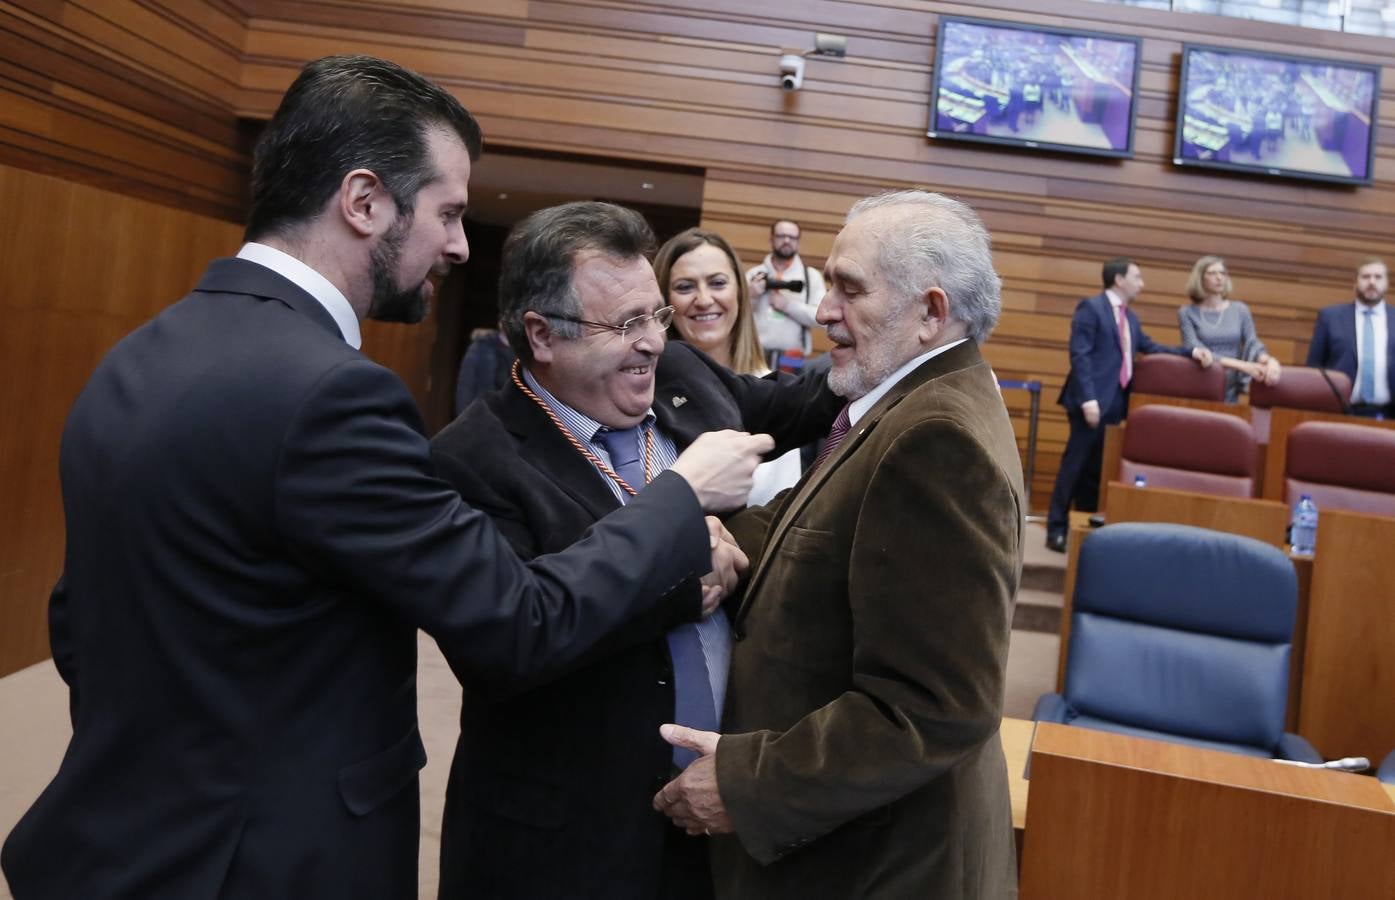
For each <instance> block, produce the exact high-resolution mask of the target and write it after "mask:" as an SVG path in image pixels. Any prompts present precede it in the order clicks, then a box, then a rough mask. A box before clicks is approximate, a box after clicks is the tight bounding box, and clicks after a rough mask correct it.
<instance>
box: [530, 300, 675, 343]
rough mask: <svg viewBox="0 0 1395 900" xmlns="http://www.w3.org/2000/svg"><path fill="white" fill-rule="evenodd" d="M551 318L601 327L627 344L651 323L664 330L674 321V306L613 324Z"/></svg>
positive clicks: (640, 334)
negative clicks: (618, 336)
mask: <svg viewBox="0 0 1395 900" xmlns="http://www.w3.org/2000/svg"><path fill="white" fill-rule="evenodd" d="M547 317H548V318H549V319H561V320H562V321H563V322H572V323H573V324H576V325H589V326H590V327H592V328H600V329H603V330H605V331H609V332H611V333H613V334H618V335H620V340H622V341H624V342H625V343H627V344H633V343H634V342H635V341H637V340H639V339H640V338H641V337H643V336H644V331H645V328H646V327H648V325H649V324H650V323H653V324H654V325H655V326H657V327H658V329H659V330H660V331H663V330H664V329H665V328H667V327H668V326H669V323H670V322H672V321H673V307H672V306H665V307H664V308H663V309H657V310H655V311H654V312H653V313H652V314H650V315H647V316H635V317H634V318H633V319H626V320H625V321H623V322H621V323H620V324H619V325H611V324H609V323H607V322H588V321H587V320H585V319H573V318H572V317H571V316H558V315H548V316H547Z"/></svg>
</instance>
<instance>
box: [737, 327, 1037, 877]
mask: <svg viewBox="0 0 1395 900" xmlns="http://www.w3.org/2000/svg"><path fill="white" fill-rule="evenodd" d="M1022 491H1023V488H1022V467H1021V464H1020V463H1019V461H1018V453H1017V443H1016V440H1015V439H1014V437H1013V432H1012V426H1011V423H1010V422H1009V421H1008V415H1007V411H1006V409H1005V408H1004V407H1003V401H1002V398H1001V396H1000V395H999V394H998V390H997V387H996V386H995V384H994V382H993V373H992V371H991V370H990V369H989V367H988V364H987V363H986V362H984V361H983V359H982V357H981V356H980V355H979V351H978V347H977V346H976V345H974V344H973V343H972V342H967V343H964V344H961V345H959V346H957V347H954V348H952V349H950V350H948V351H945V352H944V353H942V354H940V355H939V356H936V357H934V358H932V359H930V360H929V361H927V362H925V363H924V364H922V365H921V366H920V367H919V368H917V369H915V370H914V371H913V372H911V373H910V374H909V375H907V376H906V377H905V378H904V379H902V380H901V381H899V382H897V384H896V385H894V386H893V387H892V388H891V390H890V391H889V392H888V394H887V395H886V396H885V397H883V398H882V399H881V400H879V401H878V402H877V403H876V404H875V405H874V406H873V407H872V409H871V410H869V411H868V413H867V415H866V416H864V417H863V418H862V419H860V420H858V422H857V423H856V424H855V425H854V426H853V429H852V430H851V431H850V432H849V433H848V437H847V438H846V439H845V440H844V441H843V442H842V443H841V444H839V445H838V447H837V448H836V449H835V450H834V451H833V453H832V454H831V455H830V456H829V457H828V458H827V459H826V460H825V461H824V463H823V464H822V465H821V466H820V467H819V468H817V469H815V470H814V471H813V473H812V474H810V475H809V476H806V478H805V480H804V481H803V482H802V483H801V484H799V485H798V486H796V487H795V488H794V489H793V490H792V491H791V492H790V493H789V494H787V495H786V496H785V499H784V502H783V504H770V505H767V506H765V507H762V508H760V509H755V510H747V511H746V512H743V513H740V514H738V515H737V516H735V517H733V518H732V520H731V523H730V526H729V527H730V528H731V530H732V532H733V534H735V535H736V536H737V538H738V540H739V541H740V542H741V544H742V547H743V549H746V551H747V553H748V555H751V554H755V555H753V556H752V558H753V559H759V562H758V563H756V564H754V565H753V566H752V574H751V577H750V583H749V587H748V588H747V591H746V595H745V599H744V600H743V602H742V604H741V606H740V611H739V613H738V614H737V617H736V621H735V622H734V625H733V630H734V633H735V634H736V636H737V638H738V640H737V643H736V645H735V647H734V648H733V652H732V665H731V676H730V680H729V681H728V684H727V702H726V710H725V713H724V716H723V728H722V731H723V737H722V738H721V740H720V741H719V743H718V745H717V755H716V767H717V784H718V788H719V790H720V792H721V796H722V800H723V801H724V803H725V805H726V809H727V813H728V815H729V816H730V818H731V823H732V826H733V827H734V829H735V832H736V833H735V835H734V836H731V835H728V836H723V837H720V838H714V839H713V840H712V848H713V877H714V880H715V882H716V888H717V897H719V898H724V900H725V898H740V900H747V898H750V900H756V898H760V900H771V898H773V900H782V898H788V900H806V898H810V897H830V898H831V897H837V898H839V900H850V898H862V897H865V898H877V900H881V898H902V897H905V898H910V897H934V898H937V900H953V898H994V900H997V898H1001V897H1007V896H1011V895H1012V894H1013V893H1015V889H1016V888H1015V886H1016V867H1015V866H1014V864H1013V835H1012V811H1011V808H1010V802H1009V798H1008V782H1007V767H1006V763H1005V762H1004V759H1003V750H1002V746H1001V744H1000V742H999V740H998V735H997V731H998V726H999V724H1000V722H1001V719H1002V704H1003V684H1004V669H1005V666H1006V664H1007V651H1008V635H1009V629H1010V627H1011V620H1012V606H1013V596H1014V594H1015V592H1016V590H1017V583H1018V579H1019V576H1020V575H1021V571H1022V516H1023V514H1024V513H1025V512H1026V510H1025V508H1024V507H1023V506H1022ZM772 523H773V524H772Z"/></svg>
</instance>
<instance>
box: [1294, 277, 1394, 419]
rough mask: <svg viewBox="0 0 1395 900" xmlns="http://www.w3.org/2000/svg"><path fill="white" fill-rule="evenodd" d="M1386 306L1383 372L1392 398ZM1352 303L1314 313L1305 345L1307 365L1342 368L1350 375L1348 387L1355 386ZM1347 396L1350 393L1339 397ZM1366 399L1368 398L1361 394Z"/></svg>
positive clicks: (1391, 344) (1390, 335) (1391, 332)
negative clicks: (1310, 330) (1313, 322)
mask: <svg viewBox="0 0 1395 900" xmlns="http://www.w3.org/2000/svg"><path fill="white" fill-rule="evenodd" d="M1390 325H1391V323H1390V309H1389V306H1388V305H1387V307H1386V328H1385V342H1386V344H1385V375H1386V379H1387V381H1388V382H1389V385H1390V397H1391V400H1392V402H1395V328H1392V327H1390ZM1357 341H1358V338H1357V335H1356V303H1355V301H1352V302H1349V303H1338V304H1336V305H1335V306H1328V307H1325V308H1324V309H1322V311H1320V312H1319V313H1318V317H1317V323H1316V324H1315V325H1314V326H1313V341H1312V343H1311V344H1309V345H1308V361H1307V365H1309V366H1312V367H1313V368H1320V369H1336V370H1337V371H1339V372H1345V373H1346V374H1347V377H1348V378H1350V379H1351V384H1352V387H1353V388H1355V387H1357V386H1358V385H1357V383H1356V369H1357V364H1358V361H1359V359H1358V357H1357V355H1356V354H1357ZM1342 399H1343V400H1350V399H1351V397H1350V396H1347V397H1343V398H1342ZM1362 399H1363V400H1365V402H1367V403H1369V402H1370V400H1369V399H1367V398H1362Z"/></svg>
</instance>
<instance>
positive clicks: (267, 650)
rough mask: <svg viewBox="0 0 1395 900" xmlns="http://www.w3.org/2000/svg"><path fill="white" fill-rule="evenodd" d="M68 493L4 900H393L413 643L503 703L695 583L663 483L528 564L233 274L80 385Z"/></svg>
mask: <svg viewBox="0 0 1395 900" xmlns="http://www.w3.org/2000/svg"><path fill="white" fill-rule="evenodd" d="M61 474H62V483H63V503H64V510H65V512H66V516H67V529H68V530H67V551H66V561H65V574H64V578H63V580H62V581H61V582H60V586H59V588H58V589H57V590H56V591H55V594H54V598H53V602H52V605H51V623H52V627H51V636H52V643H53V651H54V661H55V662H56V664H57V666H58V669H59V672H60V673H61V674H62V676H63V678H64V679H65V680H66V681H67V682H68V683H69V685H71V691H72V693H71V697H72V713H73V738H72V742H71V743H70V745H69V747H68V751H67V754H66V755H65V757H64V759H63V762H62V765H61V766H60V768H59V771H58V774H57V775H56V777H55V778H54V780H53V782H52V783H51V784H50V785H49V786H48V788H47V789H46V790H45V791H44V792H43V794H42V795H41V796H40V797H39V799H38V801H37V802H36V803H35V805H34V806H33V808H32V809H30V810H29V812H28V813H26V815H25V816H24V818H23V819H22V820H21V821H20V823H19V824H18V826H16V828H15V830H14V832H13V833H12V834H11V835H10V837H9V840H8V841H7V842H6V844H5V848H4V868H5V874H6V876H7V877H8V878H9V882H10V886H11V888H12V889H13V891H14V893H15V896H16V897H18V898H23V900H33V898H74V897H100V898H117V897H122V898H124V897H131V898H136V897H139V898H171V900H189V898H196V897H215V896H216V897H220V898H227V897H234V898H241V897H246V898H258V900H260V898H266V897H297V898H307V897H309V898H318V897H323V898H335V900H338V898H344V897H363V898H375V900H376V898H384V897H392V898H399V897H413V896H415V895H416V892H417V880H416V875H417V838H418V829H419V812H418V806H419V802H418V793H417V788H416V785H417V771H418V769H420V767H421V765H422V764H423V763H424V762H425V753H424V751H423V749H422V744H421V739H420V737H419V735H418V732H417V720H416V685H415V672H416V634H415V632H416V628H417V626H421V627H423V628H425V629H426V630H427V631H428V632H429V633H431V634H432V636H434V637H435V638H436V640H437V642H438V643H439V644H440V646H441V648H442V650H443V651H444V653H445V655H446V656H447V657H448V658H449V659H450V660H451V662H452V664H453V665H454V667H455V670H456V672H457V673H459V674H460V675H461V676H462V677H464V678H466V679H467V680H468V682H469V683H470V685H471V691H472V694H481V693H483V692H487V691H493V690H503V689H507V688H508V687H509V686H512V685H515V684H517V683H519V682H525V683H528V682H531V681H534V680H537V679H539V678H542V677H545V676H546V675H548V674H549V673H551V672H555V671H557V670H558V669H560V668H562V667H565V666H567V665H569V664H572V663H574V661H575V660H576V659H577V658H578V657H579V656H580V655H581V654H582V653H583V652H584V651H585V650H586V649H587V648H588V647H589V646H590V645H591V644H592V643H593V642H594V641H595V640H597V639H598V638H599V637H600V636H601V635H602V634H603V633H604V632H606V631H608V630H611V629H613V628H616V627H618V626H620V625H621V624H623V623H626V622H627V621H628V622H631V625H630V627H631V628H635V629H638V630H643V629H642V628H640V626H639V625H635V624H634V622H639V623H642V624H643V626H645V627H647V633H649V634H651V635H659V634H662V633H663V631H664V630H665V628H667V627H668V626H669V625H670V624H672V623H673V622H674V621H676V620H680V619H682V618H685V617H687V618H691V617H695V616H696V615H697V613H698V609H699V607H698V603H697V601H696V600H695V599H690V598H685V597H676V596H673V595H669V594H668V590H669V588H671V587H672V586H673V585H674V584H676V583H678V582H680V581H683V580H685V579H688V578H690V577H691V576H692V575H693V574H694V573H698V572H701V571H704V570H706V569H707V568H708V567H709V566H710V556H709V552H708V546H707V534H706V529H705V527H704V526H703V522H702V517H701V514H700V510H699V508H698V505H697V502H696V498H695V497H694V495H693V493H692V491H691V489H689V488H688V486H687V484H686V483H685V482H683V481H682V479H681V478H679V477H677V476H668V477H661V478H659V479H658V480H656V481H655V483H654V484H653V485H651V487H650V490H647V491H645V496H644V497H643V498H640V499H639V500H637V501H636V503H634V504H632V505H630V506H629V507H627V508H626V509H625V510H623V511H622V512H620V513H618V514H617V515H616V516H613V517H611V518H609V519H607V520H606V523H605V524H604V525H602V526H598V527H597V528H595V529H593V530H592V532H591V534H590V535H589V537H588V538H587V540H586V542H585V543H584V544H583V545H581V546H578V547H577V548H576V549H574V550H572V551H570V552H569V553H566V554H562V555H559V556H556V557H552V558H549V559H540V560H537V561H535V562H533V563H530V564H526V565H525V564H524V563H522V562H520V561H519V560H518V559H517V557H516V556H515V555H514V553H513V552H512V550H511V549H510V548H509V546H508V544H507V543H506V542H505V541H504V540H503V538H502V537H500V535H499V534H498V533H497V532H496V531H495V529H494V527H493V525H492V524H491V523H490V521H489V518H488V517H487V516H484V515H481V514H479V513H477V512H475V511H473V510H471V509H469V508H468V507H466V506H465V505H464V504H463V503H462V502H461V501H460V498H459V496H458V495H457V494H456V493H455V492H454V491H452V490H450V488H449V486H448V485H446V484H444V483H442V482H440V481H438V480H436V479H435V478H434V477H433V475H432V474H431V471H430V459H429V451H428V447H427V442H426V439H425V437H424V436H423V434H422V426H421V421H420V418H419V415H418V412H417V410H416V407H415V405H414V404H413V402H412V399H411V397H410V395H409V394H408V392H407V390H406V388H405V386H404V385H403V384H402V383H401V381H400V380H399V379H398V378H397V377H396V376H395V375H393V374H392V373H391V372H390V371H388V370H387V369H385V368H383V367H381V366H379V365H376V364H375V363H373V362H371V361H370V360H368V359H367V358H366V357H364V356H363V355H362V354H360V353H359V352H358V351H356V350H354V349H353V348H351V347H349V346H348V345H347V344H345V343H344V341H343V339H342V338H341V336H340V334H339V332H338V329H337V328H336V326H335V325H334V323H333V320H332V319H331V318H330V316H329V315H328V313H326V312H325V310H324V308H323V307H321V306H320V305H319V304H318V303H316V302H315V300H314V299H313V298H311V297H310V296H309V295H307V294H305V293H304V292H302V291H301V290H299V289H298V288H296V287H295V286H293V285H292V284H291V283H290V282H288V281H287V280H285V279H284V278H282V277H281V276H279V275H277V274H275V273H274V272H272V271H271V270H269V269H266V268H263V267H262V266H259V265H256V264H254V263H250V262H246V261H242V260H219V261H217V262H214V263H213V264H212V265H211V266H210V268H209V270H208V272H207V273H206V274H205V276H204V278H203V280H202V282H201V283H200V284H199V286H198V287H197V288H196V289H195V291H194V292H193V293H192V294H191V295H190V296H188V297H186V298H185V299H184V300H182V301H180V302H179V303H177V304H175V305H173V306H172V307H170V308H169V309H167V310H165V311H164V312H163V313H161V314H160V315H159V316H158V317H156V318H155V319H154V320H152V321H151V322H149V323H147V324H146V325H144V326H142V327H140V328H139V329H137V330H136V331H135V332H133V333H132V334H131V335H129V336H128V337H126V338H125V339H124V340H122V341H121V342H120V343H119V344H118V345H117V346H116V347H115V348H114V349H113V350H112V351H111V352H110V353H109V354H108V355H107V357H106V358H105V359H104V360H103V361H102V362H101V364H100V365H99V366H98V367H97V370H96V372H95V373H94V374H93V376H92V378H91V380H90V381H89V382H88V384H87V386H86V387H85V388H84V389H83V391H82V393H81V394H80V395H79V397H78V399H77V401H76V403H75V404H74V406H73V409H72V412H71V414H70V415H69V418H68V421H67V425H66V427H65V430H64V434H63V443H62V451H61ZM622 517H623V519H622ZM580 536H581V535H580V532H577V533H575V534H573V537H580ZM556 546H558V547H560V546H561V544H558V545H556ZM616 559H623V560H625V561H626V562H625V565H624V566H623V567H621V566H616V565H614V564H613V562H612V561H613V560H616ZM661 598H662V599H661Z"/></svg>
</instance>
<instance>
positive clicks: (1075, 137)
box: [928, 16, 1139, 157]
mask: <svg viewBox="0 0 1395 900" xmlns="http://www.w3.org/2000/svg"><path fill="white" fill-rule="evenodd" d="M937 44H938V48H939V50H938V54H937V58H936V61H935V79H934V85H933V88H932V94H931V96H932V107H931V110H930V130H929V132H928V133H929V135H930V137H932V138H947V139H953V140H963V141H978V142H982V143H987V144H1008V145H1013V146H1018V147H1033V148H1041V149H1047V150H1065V151H1069V152H1072V153H1090V154H1095V155H1098V156H1119V157H1128V156H1133V122H1134V109H1135V104H1134V98H1135V97H1137V96H1138V56H1139V54H1138V38H1133V37H1126V36H1121V35H1117V34H1096V33H1094V32H1089V31H1077V30H1074V29H1069V28H1050V27H1045V26H1039V25H1020V24H1017V23H1011V22H993V21H986V20H983V19H965V18H958V17H952V16H941V17H940V34H939V39H938V41H937Z"/></svg>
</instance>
